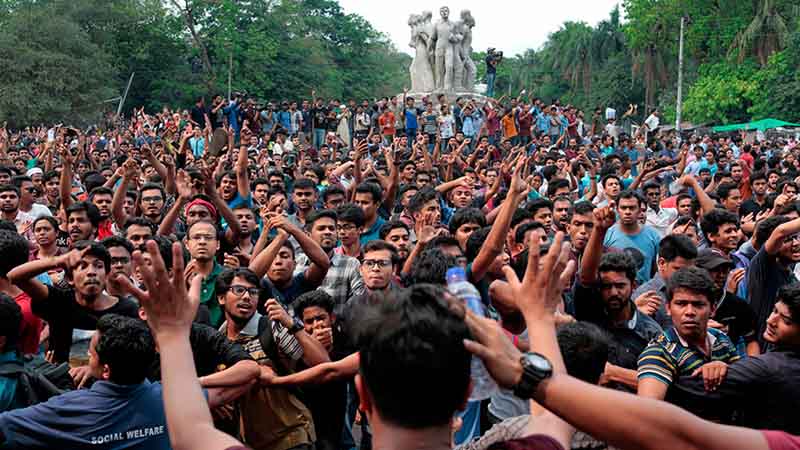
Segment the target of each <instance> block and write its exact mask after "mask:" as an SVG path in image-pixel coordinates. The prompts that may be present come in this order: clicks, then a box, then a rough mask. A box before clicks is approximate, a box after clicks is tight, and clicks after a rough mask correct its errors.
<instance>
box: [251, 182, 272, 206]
mask: <svg viewBox="0 0 800 450" xmlns="http://www.w3.org/2000/svg"><path fill="white" fill-rule="evenodd" d="M255 187H256V189H255V190H254V191H253V199H254V200H255V201H256V204H258V205H261V206H264V205H266V204H267V193H268V192H269V185H268V184H265V183H262V184H257V185H256V186H255Z"/></svg>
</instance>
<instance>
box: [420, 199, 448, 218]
mask: <svg viewBox="0 0 800 450" xmlns="http://www.w3.org/2000/svg"><path fill="white" fill-rule="evenodd" d="M414 220H415V221H416V222H417V223H426V224H438V223H440V222H441V220H442V208H441V206H439V200H437V199H433V200H430V201H428V202H427V203H425V204H424V205H423V206H422V209H421V210H420V211H419V212H415V213H414Z"/></svg>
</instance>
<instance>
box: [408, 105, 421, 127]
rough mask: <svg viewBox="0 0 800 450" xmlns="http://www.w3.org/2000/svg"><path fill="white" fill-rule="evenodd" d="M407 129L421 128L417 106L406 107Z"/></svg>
mask: <svg viewBox="0 0 800 450" xmlns="http://www.w3.org/2000/svg"><path fill="white" fill-rule="evenodd" d="M405 112H406V129H407V130H416V129H417V128H419V125H418V124H417V113H418V112H419V111H417V108H406V109H405Z"/></svg>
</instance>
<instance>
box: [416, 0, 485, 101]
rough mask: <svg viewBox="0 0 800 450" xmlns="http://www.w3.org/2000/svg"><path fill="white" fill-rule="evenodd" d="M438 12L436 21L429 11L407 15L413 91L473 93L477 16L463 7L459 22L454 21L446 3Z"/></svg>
mask: <svg viewBox="0 0 800 450" xmlns="http://www.w3.org/2000/svg"><path fill="white" fill-rule="evenodd" d="M439 14H440V16H441V19H440V20H439V21H438V22H436V24H433V23H432V16H433V14H432V13H431V12H430V11H425V12H423V13H422V14H411V15H410V16H409V18H408V26H409V27H410V28H411V41H410V42H409V45H410V46H411V47H413V48H414V51H415V55H414V59H413V60H412V62H411V66H410V67H409V74H410V76H411V91H412V92H425V93H430V92H434V91H438V92H443V91H445V92H454V91H458V92H472V90H473V88H474V84H475V72H476V67H475V63H474V62H473V61H472V58H471V55H472V28H473V27H474V26H475V19H474V18H473V17H472V14H471V13H470V11H469V10H463V11H461V15H460V20H459V21H458V22H455V21H451V20H450V8H448V7H447V6H443V7H442V8H441V9H440V10H439Z"/></svg>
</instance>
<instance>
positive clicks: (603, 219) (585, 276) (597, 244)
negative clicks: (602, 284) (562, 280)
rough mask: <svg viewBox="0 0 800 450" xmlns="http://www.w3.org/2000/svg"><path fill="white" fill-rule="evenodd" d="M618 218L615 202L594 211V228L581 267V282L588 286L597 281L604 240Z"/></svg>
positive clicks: (584, 251)
mask: <svg viewBox="0 0 800 450" xmlns="http://www.w3.org/2000/svg"><path fill="white" fill-rule="evenodd" d="M616 220H617V217H616V214H615V213H614V202H611V203H610V204H609V205H608V206H606V207H603V208H597V209H595V210H594V228H593V229H592V234H591V235H590V236H589V242H588V243H586V248H585V249H584V250H583V259H582V260H581V267H580V282H581V284H582V285H584V286H588V285H590V284H593V283H594V282H595V281H597V268H598V267H600V258H601V257H602V256H603V240H604V239H605V237H606V232H607V231H608V229H609V228H611V227H612V226H613V225H614V222H616Z"/></svg>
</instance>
